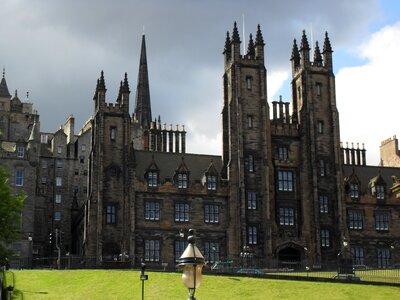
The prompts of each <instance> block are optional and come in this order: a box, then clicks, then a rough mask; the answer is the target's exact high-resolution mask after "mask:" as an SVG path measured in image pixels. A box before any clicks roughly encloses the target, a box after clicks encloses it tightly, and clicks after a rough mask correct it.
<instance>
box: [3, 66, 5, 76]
mask: <svg viewBox="0 0 400 300" xmlns="http://www.w3.org/2000/svg"><path fill="white" fill-rule="evenodd" d="M5 77H6V67H5V66H3V78H5Z"/></svg>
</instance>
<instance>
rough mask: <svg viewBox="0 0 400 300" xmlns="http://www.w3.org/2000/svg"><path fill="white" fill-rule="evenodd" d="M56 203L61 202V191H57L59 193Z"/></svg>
mask: <svg viewBox="0 0 400 300" xmlns="http://www.w3.org/2000/svg"><path fill="white" fill-rule="evenodd" d="M56 203H57V204H60V203H61V194H60V193H57V194H56Z"/></svg>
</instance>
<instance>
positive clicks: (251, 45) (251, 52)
mask: <svg viewBox="0 0 400 300" xmlns="http://www.w3.org/2000/svg"><path fill="white" fill-rule="evenodd" d="M255 54H256V52H255V49H254V42H253V35H252V34H251V33H250V38H249V45H248V46H247V56H249V57H250V58H254V56H255Z"/></svg>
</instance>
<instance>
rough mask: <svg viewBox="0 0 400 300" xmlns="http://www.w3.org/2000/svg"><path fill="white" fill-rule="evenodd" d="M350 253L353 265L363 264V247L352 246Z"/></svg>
mask: <svg viewBox="0 0 400 300" xmlns="http://www.w3.org/2000/svg"><path fill="white" fill-rule="evenodd" d="M351 254H352V256H353V264H354V265H363V264H364V257H365V256H364V248H362V247H352V248H351Z"/></svg>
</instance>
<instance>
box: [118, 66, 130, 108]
mask: <svg viewBox="0 0 400 300" xmlns="http://www.w3.org/2000/svg"><path fill="white" fill-rule="evenodd" d="M120 90H121V91H120V92H121V103H120V104H121V105H122V106H124V107H125V108H126V109H127V111H128V112H129V94H130V93H131V91H130V90H129V83H128V74H127V73H126V72H125V77H124V82H123V83H122V81H121V89H120Z"/></svg>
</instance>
